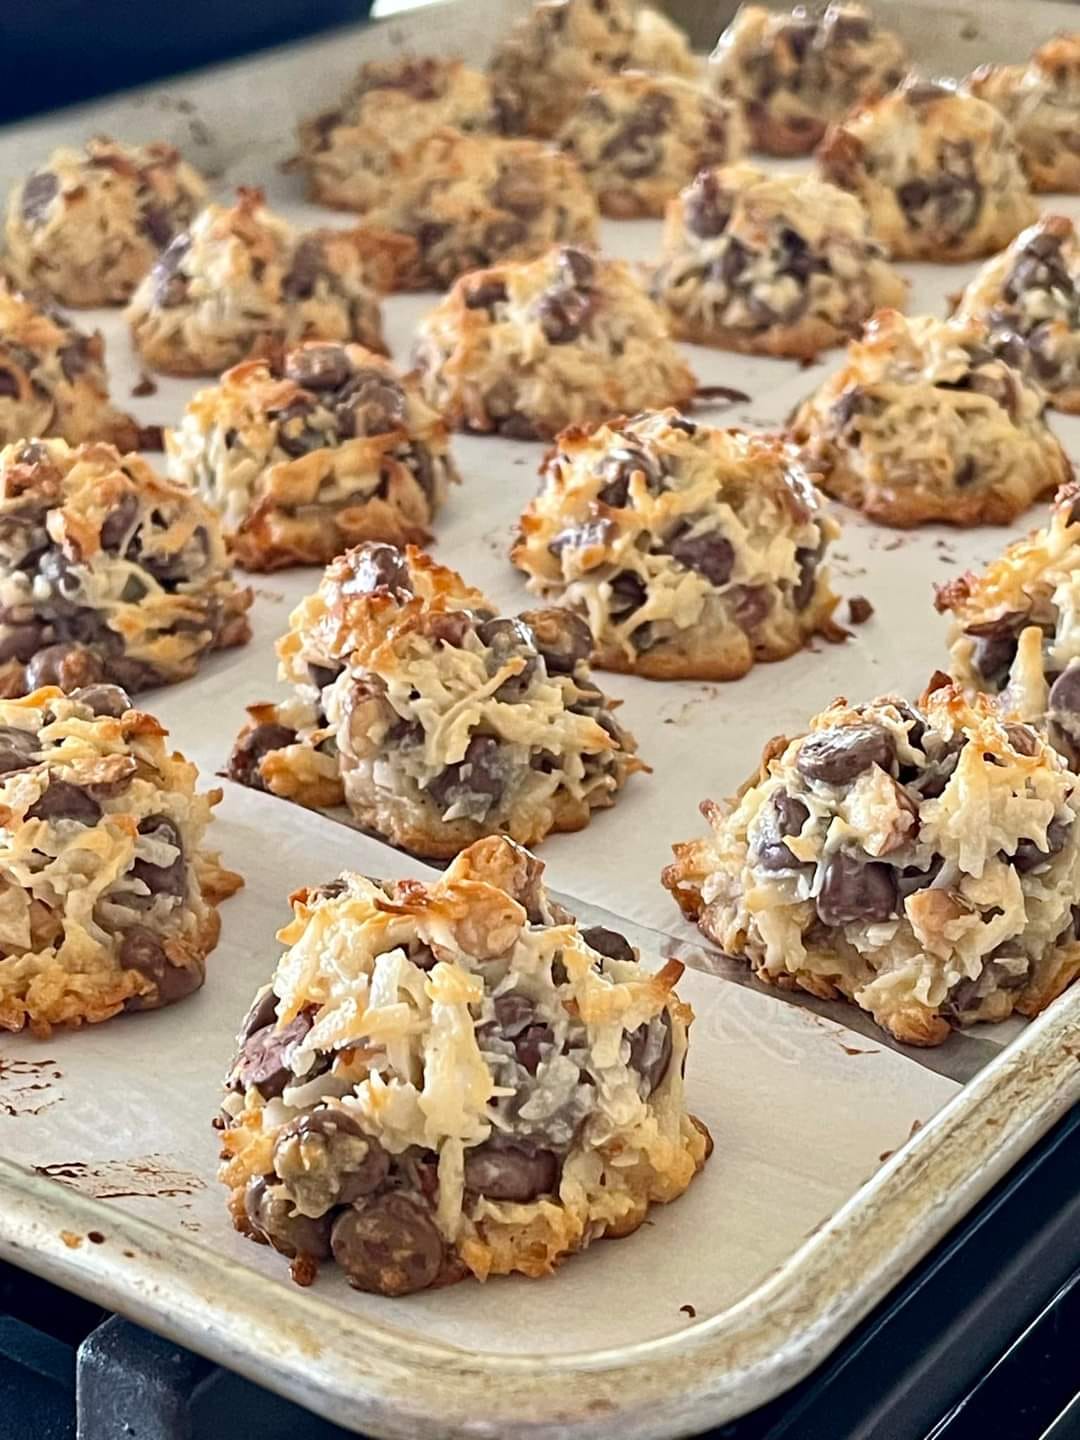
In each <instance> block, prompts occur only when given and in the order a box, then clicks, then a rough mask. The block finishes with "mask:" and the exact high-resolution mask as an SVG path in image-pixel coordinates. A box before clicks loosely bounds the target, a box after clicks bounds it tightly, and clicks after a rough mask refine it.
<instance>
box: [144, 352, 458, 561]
mask: <svg viewBox="0 0 1080 1440" xmlns="http://www.w3.org/2000/svg"><path fill="white" fill-rule="evenodd" d="M165 443H166V448H167V449H168V452H169V473H170V475H172V476H174V477H175V478H176V479H177V480H182V481H184V482H185V483H187V484H189V485H191V486H193V487H194V488H195V489H196V490H198V491H199V492H200V493H201V494H202V495H203V496H204V497H205V499H206V500H207V501H208V502H209V503H210V504H211V505H213V506H214V508H215V509H216V510H217V511H218V512H219V513H220V515H221V519H222V524H223V526H224V529H225V539H226V543H227V544H228V546H229V549H230V551H231V553H232V555H233V558H234V559H235V560H236V563H237V564H238V565H241V566H242V567H243V568H244V569H245V570H277V569H280V568H281V567H282V566H286V565H326V564H327V563H328V562H329V561H331V560H332V559H333V558H334V556H335V555H340V554H341V552H342V551H343V550H346V549H348V547H349V546H350V545H355V544H357V543H359V542H360V541H362V540H388V541H390V542H392V543H393V544H395V545H404V544H405V543H406V542H407V541H417V542H419V541H422V540H426V539H428V538H429V536H430V534H431V520H432V517H433V515H434V514H435V511H436V509H437V508H438V507H439V506H440V505H441V504H442V502H443V501H444V500H445V498H446V491H447V486H448V484H449V483H450V482H451V481H456V480H457V479H458V474H457V470H456V468H455V466H454V462H453V460H452V458H451V456H450V448H449V440H448V434H447V429H446V425H445V423H444V422H443V421H442V419H441V418H440V417H439V416H438V415H437V414H436V413H435V411H434V410H432V409H431V408H430V407H429V406H428V405H427V404H426V402H425V401H424V399H423V397H422V396H421V394H420V392H419V389H418V387H417V386H416V383H415V382H414V380H413V379H412V377H410V376H401V375H399V374H398V372H397V371H396V370H395V369H394V368H393V366H392V365H391V364H390V362H389V361H388V360H384V359H383V358H382V356H381V355H375V354H374V353H373V352H372V351H370V350H365V349H363V347H362V346H360V345H331V344H327V343H325V342H323V341H310V342H309V343H308V344H306V345H299V346H297V347H296V348H295V349H293V350H289V351H287V352H286V353H285V355H284V356H282V357H280V358H278V357H275V358H274V359H271V360H249V361H247V362H246V363H245V364H243V365H237V366H235V367H234V368H233V369H232V370H227V371H226V372H225V374H224V375H223V376H222V378H221V381H220V383H219V384H217V385H215V386H213V387H211V388H210V389H208V390H200V391H199V392H198V394H196V395H195V397H194V398H193V399H192V400H191V401H190V402H189V404H188V406H187V409H186V410H185V412H184V416H183V418H182V420H181V421H180V424H179V425H178V426H177V427H176V429H175V430H170V431H169V432H168V434H167V435H166V442H165Z"/></svg>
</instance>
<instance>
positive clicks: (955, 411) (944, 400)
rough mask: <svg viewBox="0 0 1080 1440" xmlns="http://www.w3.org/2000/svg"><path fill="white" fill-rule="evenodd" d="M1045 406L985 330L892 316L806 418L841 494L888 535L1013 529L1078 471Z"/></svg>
mask: <svg viewBox="0 0 1080 1440" xmlns="http://www.w3.org/2000/svg"><path fill="white" fill-rule="evenodd" d="M1044 403H1045V402H1044V398H1043V395H1042V392H1041V391H1040V390H1037V389H1036V388H1034V387H1033V386H1032V385H1030V384H1029V383H1028V382H1027V381H1025V380H1024V378H1023V376H1022V375H1021V374H1020V373H1019V372H1018V371H1016V370H1013V369H1012V367H1011V366H1009V365H1007V364H1006V363H1005V361H1004V360H1002V359H1000V358H998V357H996V356H995V355H994V354H993V352H992V350H991V349H990V346H989V344H988V334H987V330H986V327H985V326H983V325H980V324H979V323H978V322H976V321H973V320H967V321H958V320H935V319H934V318H933V317H932V316H929V315H921V316H917V317H915V318H914V319H910V320H909V319H905V317H904V316H903V315H899V314H897V312H896V311H895V310H882V311H880V312H879V313H878V314H877V315H875V316H874V318H873V320H871V321H870V323H869V325H867V327H866V330H865V332H864V333H863V336H862V338H861V339H859V340H853V341H852V342H851V344H850V345H849V347H848V357H847V363H846V364H845V365H844V366H843V367H842V368H841V369H840V370H838V371H837V372H836V373H835V374H834V375H832V376H830V377H829V379H828V380H826V381H825V382H824V384H823V385H822V386H821V387H820V388H819V389H818V390H817V391H816V392H815V393H814V394H813V395H812V396H811V397H810V398H809V399H808V400H807V401H805V402H804V403H803V405H801V406H800V408H799V409H798V411H797V412H796V414H795V416H794V419H793V421H792V425H791V436H792V438H793V439H794V440H795V441H796V442H797V443H798V444H800V445H802V446H804V447H805V450H806V455H807V459H808V462H809V463H810V464H811V465H812V466H813V468H814V469H816V470H819V471H820V472H821V476H822V479H821V486H822V489H824V490H826V491H827V492H828V493H829V494H830V495H835V496H836V497H837V499H839V500H843V501H844V502H845V503H846V504H848V505H853V506H854V507H855V508H856V509H857V510H863V511H865V513H866V514H867V515H869V516H870V518H871V519H873V520H880V521H883V522H884V523H885V524H886V525H899V526H910V525H922V524H925V523H926V522H927V521H942V522H944V523H946V524H949V525H979V524H994V525H1005V524H1007V523H1008V522H1009V521H1010V520H1013V519H1015V517H1016V516H1017V515H1019V514H1021V513H1022V512H1023V511H1024V510H1026V509H1027V508H1028V506H1029V505H1030V504H1031V503H1032V502H1033V501H1034V500H1037V499H1038V498H1039V496H1040V495H1046V494H1048V493H1050V492H1051V491H1053V490H1056V489H1057V487H1058V486H1059V485H1061V484H1062V483H1063V482H1064V481H1066V480H1067V479H1068V478H1069V477H1070V475H1071V473H1072V467H1071V466H1070V464H1069V461H1068V458H1067V457H1066V455H1065V452H1064V450H1062V448H1061V445H1060V444H1059V443H1058V441H1057V440H1056V439H1055V437H1054V435H1053V434H1052V433H1051V431H1050V430H1049V428H1048V427H1047V424H1046V420H1045V418H1044V416H1043V408H1044Z"/></svg>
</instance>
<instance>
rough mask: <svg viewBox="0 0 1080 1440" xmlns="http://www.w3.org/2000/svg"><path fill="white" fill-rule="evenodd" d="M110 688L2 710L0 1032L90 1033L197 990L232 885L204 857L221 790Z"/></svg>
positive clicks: (46, 693)
mask: <svg viewBox="0 0 1080 1440" xmlns="http://www.w3.org/2000/svg"><path fill="white" fill-rule="evenodd" d="M166 733H167V732H166V731H165V730H163V729H162V727H161V725H160V724H159V723H158V721H157V720H155V719H154V718H153V717H152V716H150V715H143V714H140V713H139V712H138V711H137V710H134V709H132V706H131V701H130V700H129V699H128V697H127V695H125V694H124V692H123V691H122V690H120V689H118V688H117V687H116V686H115V685H91V686H89V687H88V688H86V689H84V690H79V691H77V692H76V693H75V694H74V695H71V696H65V695H62V694H61V692H60V691H59V690H56V689H43V690H37V691H35V692H34V694H33V695H28V696H27V697H26V698H25V699H22V700H5V701H0V878H2V879H3V893H4V925H3V941H2V944H0V1030H21V1029H22V1028H23V1027H24V1026H27V1025H28V1026H29V1027H30V1028H31V1030H33V1031H34V1033H35V1034H36V1035H40V1036H47V1035H48V1034H49V1033H50V1031H51V1030H52V1028H53V1026H57V1025H64V1026H69V1025H83V1024H95V1023H96V1022H98V1021H100V1020H108V1019H109V1018H110V1017H111V1016H113V1015H117V1014H119V1013H120V1011H122V1010H154V1009H157V1007H158V1006H161V1005H170V1004H172V1003H173V1002H174V1001H176V1000H182V999H184V997H185V996H186V995H190V994H191V993H192V991H194V990H198V988H199V986H200V985H201V984H202V983H203V979H204V977H205V974H206V957H207V955H208V954H209V953H210V951H211V950H213V948H214V946H215V945H216V944H217V939H218V931H219V929H220V921H219V918H218V913H217V910H216V908H215V907H216V906H217V905H218V904H220V902H221V901H222V900H224V899H225V898H226V897H227V896H229V895H231V894H232V893H233V892H234V891H235V890H237V889H239V888H240V886H241V885H242V884H243V881H242V880H241V878H240V876H239V875H234V874H233V873H232V872H231V871H229V870H225V869H223V868H222V866H221V865H220V863H219V861H218V857H217V855H215V854H213V853H211V852H210V851H207V850H205V849H203V836H204V833H205V831H206V827H207V824H208V822H209V820H210V811H211V808H212V806H214V805H216V804H217V802H218V801H219V800H220V799H221V791H220V790H211V791H208V792H204V793H202V794H199V793H197V792H196V789H195V782H196V780H197V779H198V771H197V770H196V768H195V766H194V765H192V764H191V763H190V761H187V760H185V759H184V757H183V756H182V755H178V754H176V753H175V752H172V751H170V750H169V749H168V748H167V747H166V745H165V736H166Z"/></svg>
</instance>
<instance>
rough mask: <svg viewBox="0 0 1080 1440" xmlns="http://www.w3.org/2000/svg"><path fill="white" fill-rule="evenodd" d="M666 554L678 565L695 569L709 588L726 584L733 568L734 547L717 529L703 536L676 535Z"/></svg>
mask: <svg viewBox="0 0 1080 1440" xmlns="http://www.w3.org/2000/svg"><path fill="white" fill-rule="evenodd" d="M667 551H668V554H669V555H670V556H671V557H672V558H673V559H675V560H677V561H678V562H679V564H680V565H685V566H686V568H687V569H688V570H696V571H697V573H698V574H699V575H703V576H704V577H705V579H706V580H708V581H709V583H710V584H711V585H716V586H720V585H726V584H727V582H728V581H729V580H730V579H731V572H732V570H733V569H734V568H735V547H734V545H732V543H731V541H730V540H729V539H728V538H727V537H726V536H725V535H721V534H720V533H719V532H718V531H716V530H710V531H708V532H707V533H706V534H704V535H686V536H677V537H676V538H675V539H674V540H669V541H668V546H667Z"/></svg>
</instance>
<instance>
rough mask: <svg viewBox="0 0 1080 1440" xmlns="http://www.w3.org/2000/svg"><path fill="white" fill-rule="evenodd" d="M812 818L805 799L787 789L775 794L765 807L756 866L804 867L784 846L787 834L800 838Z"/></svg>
mask: <svg viewBox="0 0 1080 1440" xmlns="http://www.w3.org/2000/svg"><path fill="white" fill-rule="evenodd" d="M809 818H810V811H809V809H808V808H807V806H806V805H804V804H803V802H802V801H801V800H798V799H796V797H795V796H794V795H789V794H788V792H787V791H786V790H777V791H775V792H774V793H773V795H772V798H771V799H770V801H769V803H768V805H767V806H765V807H763V810H762V815H761V819H760V821H759V823H758V829H757V841H756V844H755V847H754V854H753V859H754V863H755V864H756V865H758V866H760V868H761V869H762V870H794V869H797V868H798V866H799V865H800V863H801V862H800V861H799V860H797V859H796V858H795V856H794V854H793V853H792V851H791V850H790V849H789V848H788V846H787V845H785V844H784V836H785V835H799V834H801V833H802V828H803V826H804V825H805V824H806V822H807V820H808V819H809Z"/></svg>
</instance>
